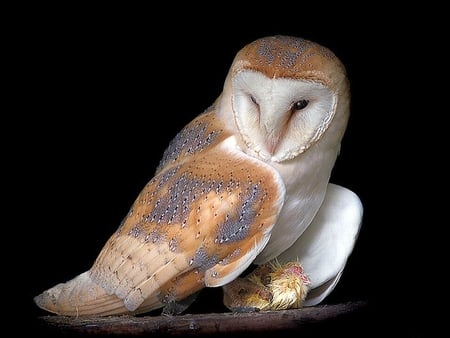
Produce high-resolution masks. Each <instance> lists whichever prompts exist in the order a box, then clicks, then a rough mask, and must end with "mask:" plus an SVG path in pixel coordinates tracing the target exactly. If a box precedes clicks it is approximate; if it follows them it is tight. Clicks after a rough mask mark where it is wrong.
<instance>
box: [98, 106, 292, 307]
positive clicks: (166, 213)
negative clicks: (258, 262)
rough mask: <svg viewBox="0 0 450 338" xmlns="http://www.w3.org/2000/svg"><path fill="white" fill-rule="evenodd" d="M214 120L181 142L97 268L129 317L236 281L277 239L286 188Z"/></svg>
mask: <svg viewBox="0 0 450 338" xmlns="http://www.w3.org/2000/svg"><path fill="white" fill-rule="evenodd" d="M215 119H216V118H215V116H214V114H212V112H210V113H206V114H203V115H201V116H200V117H199V118H197V119H195V120H194V121H193V122H192V123H191V124H189V125H188V126H187V127H186V128H185V129H183V131H182V132H180V134H179V135H178V136H177V137H176V138H175V139H174V141H173V142H172V143H171V145H170V146H169V148H168V149H167V151H166V153H165V155H164V157H163V160H162V161H161V164H160V166H159V167H158V169H157V172H156V175H155V176H154V178H153V179H152V180H151V181H150V182H149V183H148V184H147V185H146V186H145V187H144V189H143V190H142V191H141V193H140V194H139V196H138V197H137V199H136V201H135V202H134V204H133V206H132V208H131V209H130V211H129V213H128V215H127V216H126V217H125V219H124V221H123V222H122V224H121V225H120V227H119V228H118V229H117V231H116V232H115V233H114V234H113V235H112V236H111V237H110V239H109V240H108V241H107V243H106V244H105V246H104V248H103V249H102V251H101V253H100V254H99V256H98V258H97V260H96V261H95V263H94V265H93V266H92V268H91V270H90V277H91V279H92V280H93V281H94V282H95V283H96V284H97V285H99V286H101V287H102V288H103V289H104V290H105V291H106V293H107V294H109V295H116V296H117V297H118V298H120V299H122V300H123V303H124V306H125V307H126V309H128V310H129V311H137V312H139V311H140V312H143V311H146V310H148V309H153V308H158V307H161V306H163V305H164V304H165V303H167V302H168V301H171V300H180V299H183V298H185V297H187V296H188V295H190V294H192V293H193V292H195V291H198V290H200V289H201V288H203V287H205V286H221V285H224V284H226V283H228V282H230V281H231V280H233V279H234V278H236V277H237V276H238V275H239V274H240V273H241V272H243V271H244V270H245V269H246V268H247V267H248V266H249V265H250V263H251V262H252V261H253V259H254V258H255V257H256V255H257V254H258V253H259V252H260V251H261V250H262V249H263V248H264V246H265V245H266V243H267V241H268V239H269V237H270V231H271V229H272V227H273V225H274V223H275V221H276V219H277V216H278V214H279V211H280V209H281V206H282V203H283V200H284V194H285V190H284V189H285V188H284V184H283V183H282V180H281V178H280V176H279V175H278V173H277V172H276V171H275V170H273V169H272V168H271V167H270V166H268V165H266V164H264V163H263V162H260V161H258V160H256V159H253V158H251V157H249V156H247V155H245V154H244V153H242V152H239V151H238V150H237V147H236V142H235V140H234V137H233V136H232V135H230V134H228V133H227V132H225V131H223V130H222V129H221V128H219V126H218V123H217V122H216V120H215Z"/></svg>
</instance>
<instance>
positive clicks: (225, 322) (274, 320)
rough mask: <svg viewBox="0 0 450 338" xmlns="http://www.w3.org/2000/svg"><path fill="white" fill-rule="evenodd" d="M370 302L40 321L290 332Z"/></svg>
mask: <svg viewBox="0 0 450 338" xmlns="http://www.w3.org/2000/svg"><path fill="white" fill-rule="evenodd" d="M366 306H367V302H363V301H360V302H349V303H342V304H333V305H321V306H315V307H305V308H302V309H297V310H283V311H267V312H251V313H231V312H230V313H204V314H185V315H179V316H165V315H160V316H137V317H135V316H111V317H85V318H81V317H80V318H74V317H64V316H42V317H39V321H40V322H41V324H43V325H44V327H46V328H47V329H49V330H51V331H53V333H54V332H60V333H64V334H65V335H68V334H73V335H76V334H84V335H86V334H89V335H129V336H139V335H149V334H153V335H155V334H158V335H167V336H187V335H216V334H223V333H226V334H230V333H232V334H239V333H248V334H250V335H251V334H252V333H262V332H264V333H267V332H270V331H279V330H283V331H291V330H295V331H296V330H299V331H300V332H301V330H302V328H306V327H310V326H311V325H313V324H317V323H325V322H326V323H331V322H333V321H334V322H335V321H336V320H339V319H342V318H344V317H345V316H346V315H350V314H354V313H357V312H361V310H363V308H365V307H366ZM246 336H247V334H246Z"/></svg>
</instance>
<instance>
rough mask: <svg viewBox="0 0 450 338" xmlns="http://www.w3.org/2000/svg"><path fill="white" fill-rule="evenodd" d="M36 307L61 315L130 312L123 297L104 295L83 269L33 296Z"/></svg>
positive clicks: (102, 314)
mask: <svg viewBox="0 0 450 338" xmlns="http://www.w3.org/2000/svg"><path fill="white" fill-rule="evenodd" d="M34 301H35V303H36V304H37V306H39V307H40V308H42V309H44V310H46V311H48V312H52V313H55V314H58V315H64V316H89V315H95V316H106V315H119V314H125V313H130V311H128V310H127V309H126V308H125V306H124V304H123V300H122V299H120V298H118V297H117V296H116V295H114V294H113V295H108V294H107V293H106V292H105V290H104V289H103V288H101V287H100V286H99V285H98V284H96V283H95V282H93V281H92V279H91V277H90V272H89V271H86V272H84V273H82V274H80V275H78V276H77V277H75V278H73V279H71V280H69V281H68V282H66V283H60V284H58V285H55V286H54V287H52V288H50V289H48V290H46V291H44V292H43V293H41V294H40V295H38V296H36V297H35V298H34Z"/></svg>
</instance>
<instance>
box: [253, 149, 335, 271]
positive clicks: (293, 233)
mask: <svg viewBox="0 0 450 338" xmlns="http://www.w3.org/2000/svg"><path fill="white" fill-rule="evenodd" d="M311 150H312V149H311ZM304 155H305V156H303V157H302V156H300V157H298V158H296V159H295V160H292V161H289V163H281V164H280V163H273V164H272V166H273V167H274V168H276V169H277V171H278V172H279V173H280V175H281V177H282V179H283V182H284V184H285V187H286V195H285V201H284V204H283V207H282V209H281V212H280V214H279V217H278V220H277V222H276V224H275V226H274V227H273V230H272V234H271V238H270V240H269V242H268V244H267V245H266V247H265V248H264V250H263V251H262V252H261V253H260V255H259V257H258V258H257V260H256V262H257V263H260V262H264V261H267V260H270V259H272V258H275V257H276V256H278V255H279V254H281V253H282V252H283V251H284V250H286V249H287V248H289V247H290V246H291V245H292V244H293V243H294V242H295V241H296V240H297V239H298V237H300V235H301V234H302V233H303V231H304V230H305V229H306V228H307V227H308V225H309V224H310V223H311V221H312V220H313V218H314V216H315V215H316V213H317V211H318V210H319V208H320V206H321V204H322V202H323V199H324V197H325V193H326V189H327V185H328V182H329V179H330V175H331V170H332V168H333V166H334V163H335V160H336V156H337V151H333V150H331V149H330V150H328V151H325V152H323V151H321V152H317V153H315V152H309V153H308V154H306V153H305V154H304Z"/></svg>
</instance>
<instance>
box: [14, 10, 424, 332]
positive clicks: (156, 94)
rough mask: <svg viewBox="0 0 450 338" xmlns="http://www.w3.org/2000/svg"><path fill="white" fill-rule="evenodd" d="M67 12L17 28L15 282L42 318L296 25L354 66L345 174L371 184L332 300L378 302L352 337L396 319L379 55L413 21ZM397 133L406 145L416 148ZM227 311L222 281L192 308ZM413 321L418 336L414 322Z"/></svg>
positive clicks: (23, 300)
mask: <svg viewBox="0 0 450 338" xmlns="http://www.w3.org/2000/svg"><path fill="white" fill-rule="evenodd" d="M34 10H37V12H36V13H37V14H36V15H35V12H34ZM56 10H57V11H58V12H57V14H55V13H53V14H52V13H50V12H48V11H50V8H48V9H43V8H39V10H38V9H34V8H27V10H26V11H24V12H23V17H20V20H19V21H18V22H16V23H14V24H12V26H11V30H12V31H16V32H19V38H15V39H12V47H11V49H10V52H11V56H12V58H11V64H10V66H11V70H12V72H13V76H12V77H11V80H10V83H9V84H10V85H9V88H8V91H11V93H14V95H11V97H12V98H13V100H12V101H13V102H14V105H13V107H12V108H11V112H12V113H13V114H12V116H13V117H14V124H15V128H14V131H13V136H12V137H11V138H10V139H9V143H7V144H10V145H11V147H7V149H6V153H8V155H11V160H8V162H9V163H11V166H10V167H11V168H12V171H13V172H12V173H11V175H10V176H9V177H6V180H10V181H12V180H14V181H13V182H14V187H15V189H14V192H13V193H12V194H11V195H10V196H11V200H12V201H13V203H12V204H13V205H14V207H15V208H14V211H11V212H10V214H12V216H13V217H12V218H13V222H12V223H11V224H12V226H11V227H10V231H12V232H13V234H15V236H16V237H13V238H20V239H21V245H22V246H23V247H25V248H26V250H25V251H24V252H23V253H22V256H21V257H22V258H20V259H17V260H14V262H15V266H16V267H17V266H19V274H18V275H17V276H18V277H17V279H18V280H17V281H15V282H13V281H12V282H11V283H16V284H18V285H19V284H20V285H21V286H20V290H21V292H20V293H18V296H14V297H15V301H14V304H13V305H14V306H17V305H18V307H19V308H20V309H21V310H23V309H24V308H25V309H26V313H27V317H28V315H29V317H28V318H30V319H31V320H33V319H34V318H36V316H39V315H43V314H45V313H44V312H43V311H41V310H39V309H38V308H37V307H36V306H35V305H34V303H33V300H32V299H33V297H34V296H36V295H37V294H39V293H40V292H42V291H44V290H45V289H47V288H49V287H51V286H53V285H55V284H57V283H60V282H64V281H67V280H68V279H71V278H73V277H74V276H76V275H78V274H79V273H81V272H84V271H85V270H87V269H89V268H90V266H91V264H92V263H93V261H94V260H95V258H96V256H97V254H98V253H99V251H100V250H101V248H102V246H103V244H104V243H105V242H106V240H107V239H108V237H109V236H110V235H111V234H112V233H113V232H114V231H115V229H116V228H117V226H118V225H119V223H120V222H121V220H122V218H123V217H124V216H125V214H126V213H127V211H128V209H129V207H130V206H131V204H132V203H133V201H134V199H135V198H136V196H137V194H138V193H139V192H140V190H141V189H142V188H143V186H144V185H145V184H146V182H147V181H148V180H149V179H151V178H152V176H153V173H154V171H155V169H156V166H157V165H158V163H159V160H160V158H161V156H162V153H163V151H164V149H165V148H166V146H167V145H168V143H169V142H170V140H171V139H172V138H173V137H174V136H175V134H176V133H177V132H178V131H179V130H180V129H181V128H182V127H183V126H184V125H186V124H187V123H188V122H189V121H191V120H192V119H193V118H194V117H195V116H196V115H198V114H199V113H200V112H202V111H203V110H204V109H206V108H207V107H208V106H209V105H210V104H211V103H212V102H213V101H214V100H215V98H216V97H217V96H218V95H219V94H220V92H221V90H222V86H223V81H224V79H225V76H226V74H227V72H228V68H229V66H230V65H231V62H232V60H233V57H234V55H235V53H236V52H237V51H238V50H239V49H240V48H242V47H243V46H244V45H245V44H247V43H249V42H251V41H253V40H254V39H257V38H259V37H262V36H267V35H274V34H284V35H294V36H300V37H304V38H306V39H310V40H313V41H315V42H318V43H320V44H323V45H324V46H327V47H328V48H330V49H331V50H332V51H334V53H335V54H336V55H337V56H338V57H339V58H340V59H341V60H342V62H343V63H344V64H345V65H346V67H347V71H348V76H349V78H350V82H351V86H352V107H351V108H352V111H351V117H350V120H349V124H348V128H347V132H346V135H345V137H344V140H343V143H342V150H341V154H340V156H339V158H338V160H337V162H336V166H335V168H334V171H333V174H332V178H331V182H334V183H337V184H340V185H343V186H345V187H348V188H350V189H351V190H353V191H354V192H355V193H357V194H358V195H359V197H360V198H361V200H362V202H363V205H364V208H365V209H364V219H363V224H362V228H361V232H360V235H359V238H358V241H357V243H356V246H355V248H354V251H353V253H352V255H351V257H350V258H349V261H348V264H347V267H346V269H345V271H344V274H343V275H342V278H341V281H340V283H339V284H338V286H337V287H336V289H335V290H334V291H333V293H332V294H331V295H330V296H329V297H328V298H327V299H326V301H325V303H330V304H332V303H341V302H347V301H350V300H365V301H368V304H369V308H370V312H369V314H366V315H365V317H364V319H363V320H362V321H361V322H358V321H359V320H360V318H359V317H356V318H355V319H354V321H353V322H351V323H350V324H349V325H348V328H349V329H350V328H351V329H350V331H348V333H349V334H355V335H356V334H357V333H358V332H363V331H358V330H361V329H360V325H359V324H361V326H364V325H367V324H368V323H370V325H371V328H373V329H376V328H380V326H381V327H383V323H384V322H385V321H387V319H386V318H387V317H386V318H385V319H383V320H380V316H381V317H382V318H384V317H383V316H385V315H386V313H385V312H384V310H383V311H382V312H381V313H380V311H379V308H380V304H382V303H384V298H385V296H386V295H387V294H388V291H387V289H388V285H389V282H388V281H387V280H389V278H388V277H387V275H389V274H390V272H387V269H388V265H389V266H390V264H388V263H387V262H386V260H385V257H386V256H387V254H386V252H385V250H388V248H389V246H390V244H389V243H388V241H389V240H386V241H384V239H385V237H384V236H383V233H382V232H380V231H379V228H380V222H384V224H383V226H384V227H387V226H388V227H392V228H394V227H395V226H396V224H395V222H396V221H394V220H393V221H390V222H388V223H389V224H385V223H386V220H385V217H383V216H382V215H380V213H386V212H387V211H386V210H389V208H390V206H389V203H390V202H389V201H388V200H389V197H392V196H389V195H391V191H392V194H393V195H395V191H396V187H392V186H389V183H387V181H385V180H382V179H380V177H384V176H385V175H386V172H387V171H390V174H389V175H388V176H397V174H396V170H397V168H396V166H395V165H393V164H392V163H391V164H389V165H388V164H386V160H383V158H385V157H384V156H385V155H383V149H385V148H384V146H385V144H386V143H385V142H383V141H378V142H377V140H379V139H380V135H383V136H387V135H388V134H389V132H390V130H389V128H386V126H385V125H384V124H383V123H382V122H380V120H381V119H382V116H380V111H379V109H380V105H381V106H383V105H384V104H385V101H386V100H385V99H384V100H380V95H384V93H385V92H388V91H389V87H388V86H383V87H382V89H381V90H380V88H379V87H378V88H377V85H379V83H380V82H379V78H380V77H381V76H383V75H382V74H383V73H382V72H381V70H380V69H381V68H383V67H381V64H383V58H384V57H385V56H384V54H380V53H379V52H380V46H383V48H384V49H386V48H387V49H389V48H391V45H390V44H389V43H390V42H391V41H393V40H395V38H396V36H399V37H401V36H402V32H398V33H393V32H390V33H389V34H387V35H386V34H385V33H383V32H381V31H377V30H375V31H374V30H373V29H372V28H373V27H370V24H368V23H367V22H365V20H364V18H362V19H360V20H358V21H353V22H351V24H345V25H344V24H342V21H341V20H340V18H339V17H336V18H334V19H331V20H328V19H324V18H321V19H320V22H319V23H317V22H315V21H314V20H309V21H307V20H302V19H301V18H302V15H299V13H300V12H301V11H300V9H299V8H293V9H292V13H291V14H290V15H291V16H290V18H289V19H287V20H269V18H271V17H272V16H273V17H276V16H277V15H278V14H275V13H272V12H271V11H270V10H269V11H268V12H266V13H265V14H264V15H261V14H259V15H254V16H253V18H252V19H253V20H247V19H243V18H237V17H236V14H237V13H236V12H233V11H232V12H231V13H230V14H229V16H228V17H227V16H225V18H220V19H219V18H217V17H215V16H211V15H206V16H205V17H203V18H197V19H194V18H190V17H189V16H186V17H184V20H182V21H179V20H178V19H176V18H175V17H174V16H171V15H170V14H169V15H167V14H166V15H164V16H163V17H161V18H159V13H158V12H157V11H144V12H142V9H139V8H136V9H135V11H134V10H133V11H129V10H128V11H124V12H122V11H121V8H113V9H112V10H111V8H103V9H101V10H95V12H91V11H90V10H89V9H83V10H80V9H67V8H64V9H56ZM288 12H290V11H289V10H288ZM250 14H251V12H250ZM19 16H20V15H19ZM244 18H247V17H246V16H244ZM157 19H160V21H159V22H158V21H157ZM198 20H202V24H201V25H198V23H197V21H198ZM390 57H391V58H392V59H394V60H395V58H396V57H397V56H396V53H394V52H392V53H391V54H390ZM374 88H377V89H376V90H374ZM380 91H381V92H382V93H381V94H380ZM384 97H385V96H384ZM374 141H375V143H376V145H374ZM391 144H392V143H391ZM393 144H394V145H393V146H392V147H393V148H394V152H395V150H396V149H402V148H401V147H402V146H401V144H400V141H399V143H397V144H396V143H395V142H394V143H393ZM12 146H14V147H12ZM12 149H14V150H12ZM396 156H398V157H401V156H404V155H403V153H402V152H401V151H399V152H398V153H397V154H396ZM399 178H400V180H401V177H400V176H399ZM399 184H400V183H399ZM391 188H392V190H390V189H391ZM386 191H388V193H387V194H386V193H385V195H388V196H386V197H384V198H382V199H381V200H380V192H386ZM11 210H13V209H11ZM381 210H383V211H381ZM394 231H395V230H394ZM16 251H18V250H15V252H16ZM10 255H11V253H10ZM13 256H15V255H13ZM17 261H18V262H20V264H17ZM21 274H23V275H21ZM384 289H386V292H384ZM380 290H381V291H380ZM223 310H224V309H223V307H222V305H221V294H220V290H219V289H214V290H205V291H204V293H202V294H201V295H200V298H199V299H198V302H197V304H195V305H194V306H193V307H192V309H190V310H188V312H202V311H223ZM367 317H369V318H367ZM372 320H373V322H372ZM372 323H376V324H372ZM346 329H347V327H346ZM362 330H367V326H366V327H365V328H362ZM399 330H400V331H401V332H403V333H405V334H408V333H411V332H412V333H413V334H418V331H417V329H416V327H415V326H414V324H413V325H412V326H408V327H403V326H401V325H399Z"/></svg>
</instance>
